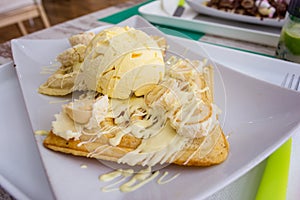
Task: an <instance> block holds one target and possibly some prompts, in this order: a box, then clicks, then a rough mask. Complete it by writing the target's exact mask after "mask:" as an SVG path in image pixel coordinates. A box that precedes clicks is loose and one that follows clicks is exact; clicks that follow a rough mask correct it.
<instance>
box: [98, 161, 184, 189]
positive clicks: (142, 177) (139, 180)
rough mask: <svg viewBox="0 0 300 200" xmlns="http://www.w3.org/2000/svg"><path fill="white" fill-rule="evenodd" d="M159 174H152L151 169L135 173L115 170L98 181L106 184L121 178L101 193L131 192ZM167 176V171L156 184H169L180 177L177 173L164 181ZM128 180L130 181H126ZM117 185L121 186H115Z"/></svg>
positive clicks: (157, 172) (100, 177)
mask: <svg viewBox="0 0 300 200" xmlns="http://www.w3.org/2000/svg"><path fill="white" fill-rule="evenodd" d="M159 174H160V171H154V172H152V171H151V167H148V168H146V169H142V170H140V171H139V172H137V173H135V172H134V170H133V169H125V170H124V169H117V170H115V171H113V172H110V173H107V174H103V175H101V176H99V180H100V181H104V182H108V181H114V180H115V179H117V178H119V177H121V179H120V180H116V181H115V182H113V183H112V184H110V185H107V186H105V187H103V188H102V191H103V192H113V191H121V192H132V191H134V190H137V189H139V188H141V187H142V186H144V185H146V184H147V183H149V182H150V181H152V180H154V179H155V178H156V177H158V175H159ZM168 174H169V172H167V171H166V172H164V174H163V175H162V176H161V177H160V178H159V179H158V180H157V184H159V185H163V184H166V183H169V182H171V181H173V180H174V179H176V178H177V177H178V176H179V175H180V174H179V173H177V174H175V175H174V176H172V177H170V178H169V179H166V176H167V175H168ZM128 178H130V179H129V180H128ZM121 183H122V184H121ZM119 184H121V185H120V186H117V185H119Z"/></svg>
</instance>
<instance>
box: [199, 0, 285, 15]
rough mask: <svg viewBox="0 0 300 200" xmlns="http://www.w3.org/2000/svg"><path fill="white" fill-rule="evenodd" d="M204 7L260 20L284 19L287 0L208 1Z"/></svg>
mask: <svg viewBox="0 0 300 200" xmlns="http://www.w3.org/2000/svg"><path fill="white" fill-rule="evenodd" d="M205 5H206V6H208V7H211V8H215V9H218V10H223V11H226V12H231V13H236V14H241V15H248V16H255V17H259V18H261V19H263V18H273V19H278V20H280V19H284V18H285V15H286V11H287V5H288V1H287V0H209V1H207V2H205Z"/></svg>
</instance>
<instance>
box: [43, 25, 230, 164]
mask: <svg viewBox="0 0 300 200" xmlns="http://www.w3.org/2000/svg"><path fill="white" fill-rule="evenodd" d="M70 44H71V45H72V47H71V48H69V49H67V50H66V51H64V52H62V53H61V54H60V55H59V56H58V57H57V60H58V61H59V62H60V63H61V67H60V68H59V69H58V70H57V71H56V72H55V73H54V74H52V75H51V76H50V77H49V78H48V80H47V81H46V82H45V83H43V84H42V85H41V86H40V88H39V92H40V93H42V94H47V95H52V96H63V95H67V94H70V93H73V101H72V102H70V103H68V104H64V105H63V106H62V110H61V112H60V113H58V114H56V115H55V121H53V122H52V130H51V131H50V133H49V134H48V135H47V137H46V138H45V140H44V146H45V147H47V148H49V149H51V150H54V151H58V152H63V153H68V154H73V155H76V156H85V157H91V158H97V159H101V160H107V161H113V162H117V163H121V164H127V165H130V166H135V165H142V166H150V167H151V166H154V165H156V164H164V163H170V164H171V163H173V164H178V165H184V166H210V165H214V164H219V163H221V162H223V161H224V160H226V158H227V156H228V152H229V144H228V141H227V138H226V136H225V134H224V133H223V130H222V128H221V125H220V122H219V120H218V115H219V114H220V113H221V111H220V109H219V108H218V106H217V105H216V104H215V103H214V78H213V75H214V70H213V66H211V65H210V64H209V63H208V62H207V60H206V59H204V60H193V61H191V60H188V59H186V58H181V57H179V56H173V55H172V56H166V54H167V53H166V52H167V43H166V40H165V38H163V37H158V36H149V35H148V34H147V33H145V32H143V31H141V30H137V29H134V28H131V27H112V28H108V29H105V30H103V31H101V32H100V33H98V34H95V35H94V34H93V33H83V34H79V35H74V36H72V37H71V38H70ZM78 93H79V94H78Z"/></svg>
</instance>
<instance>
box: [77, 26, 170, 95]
mask: <svg viewBox="0 0 300 200" xmlns="http://www.w3.org/2000/svg"><path fill="white" fill-rule="evenodd" d="M164 73H165V64H164V60H163V54H162V50H161V49H160V48H159V46H158V44H157V42H156V41H155V40H154V39H153V38H151V37H150V36H149V35H147V34H146V33H145V32H143V31H140V30H136V29H133V28H129V27H112V28H109V29H106V30H104V31H102V32H100V33H99V34H97V35H96V36H95V38H94V39H93V40H92V41H91V43H90V44H89V46H88V47H87V51H86V57H85V60H84V62H83V64H82V66H81V73H80V74H79V77H78V81H79V84H77V85H79V86H80V87H83V88H79V89H88V90H95V91H97V92H100V93H103V94H105V95H108V96H109V97H111V98H118V99H127V98H128V97H129V96H130V95H131V94H132V93H135V92H136V91H138V92H137V93H136V95H139V96H142V95H144V94H146V93H147V92H148V91H149V89H151V87H149V86H151V85H153V84H157V83H158V82H159V81H160V80H162V78H163V77H164Z"/></svg>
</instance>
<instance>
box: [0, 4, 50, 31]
mask: <svg viewBox="0 0 300 200" xmlns="http://www.w3.org/2000/svg"><path fill="white" fill-rule="evenodd" d="M35 17H41V19H42V22H43V24H44V26H45V27H46V28H48V27H50V23H49V20H48V18H47V15H46V13H45V10H44V8H43V6H42V2H41V0H0V28H1V27H4V26H8V25H11V24H17V25H18V27H19V29H20V31H21V33H22V34H23V35H26V34H27V30H26V28H25V26H24V24H23V21H25V20H29V19H32V18H35Z"/></svg>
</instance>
